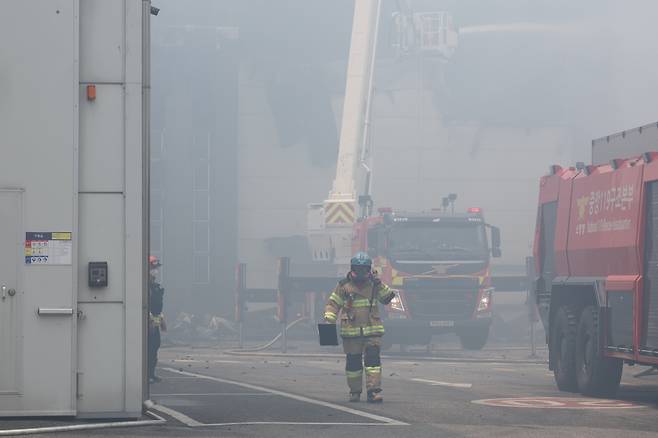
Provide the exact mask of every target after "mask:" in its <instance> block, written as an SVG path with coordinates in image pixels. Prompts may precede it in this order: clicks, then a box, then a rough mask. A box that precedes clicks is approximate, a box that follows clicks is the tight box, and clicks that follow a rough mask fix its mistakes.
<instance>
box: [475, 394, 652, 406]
mask: <svg viewBox="0 0 658 438" xmlns="http://www.w3.org/2000/svg"><path fill="white" fill-rule="evenodd" d="M472 403H475V404H478V405H485V406H496V407H505V408H535V409H637V408H646V406H645V405H639V404H635V403H631V402H627V401H621V400H606V399H594V398H570V397H514V398H492V399H484V400H473V401H472Z"/></svg>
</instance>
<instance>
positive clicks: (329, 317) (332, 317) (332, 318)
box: [324, 312, 336, 324]
mask: <svg viewBox="0 0 658 438" xmlns="http://www.w3.org/2000/svg"><path fill="white" fill-rule="evenodd" d="M324 322H325V323H327V324H336V314H335V313H331V312H325V314H324Z"/></svg>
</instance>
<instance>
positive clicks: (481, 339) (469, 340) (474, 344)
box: [457, 326, 489, 350]
mask: <svg viewBox="0 0 658 438" xmlns="http://www.w3.org/2000/svg"><path fill="white" fill-rule="evenodd" d="M457 336H459V342H460V343H461V344H462V348H463V349H464V350H482V348H484V346H485V344H486V343H487V339H488V338H489V326H487V327H484V328H477V329H474V328H472V329H469V330H464V331H462V332H460V333H457Z"/></svg>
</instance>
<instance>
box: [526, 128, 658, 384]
mask: <svg viewBox="0 0 658 438" xmlns="http://www.w3.org/2000/svg"><path fill="white" fill-rule="evenodd" d="M639 129H640V131H639V132H640V133H642V129H641V128H639ZM636 134H637V133H636ZM614 138H616V137H613V140H614ZM622 138H627V136H626V135H623V136H622V135H620V136H619V139H620V140H621V139H622ZM603 143H605V144H608V145H610V146H606V149H607V150H608V152H609V149H610V148H613V146H612V144H613V143H615V142H614V141H613V142H611V137H606V139H604V140H603ZM601 144H602V143H601V142H599V141H595V142H594V143H593V146H594V149H595V156H594V162H597V161H598V160H597V159H596V153H597V151H596V148H597V147H598V146H601ZM614 148H615V150H616V151H617V152H620V151H623V148H622V147H619V145H616V146H614ZM628 149H631V148H628ZM598 152H599V155H601V154H603V155H605V153H604V152H603V151H602V150H599V151H598ZM598 162H600V161H598ZM534 256H535V265H536V266H535V268H536V272H537V279H536V282H535V292H536V298H537V305H538V309H539V313H540V315H541V319H542V322H543V324H544V327H545V328H546V333H547V343H548V347H549V368H550V369H551V370H552V371H553V373H554V376H555V381H556V383H557V386H558V388H559V389H560V390H563V391H580V392H582V393H583V394H587V395H611V394H614V393H615V391H616V390H617V388H618V387H619V382H620V379H621V373H622V366H623V363H624V362H626V363H629V364H644V365H649V366H658V153H656V152H647V153H644V154H642V155H638V156H634V157H631V158H627V159H612V160H610V162H609V163H606V164H598V165H588V166H585V165H582V164H579V165H578V166H576V167H575V168H573V167H571V168H561V167H559V166H552V167H551V172H550V174H549V175H547V176H544V177H542V178H541V181H540V193H539V208H538V215H537V226H536V236H535V244H534Z"/></svg>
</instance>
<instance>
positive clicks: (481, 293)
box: [353, 208, 501, 349]
mask: <svg viewBox="0 0 658 438" xmlns="http://www.w3.org/2000/svg"><path fill="white" fill-rule="evenodd" d="M380 213H381V214H380V215H379V216H372V217H367V218H364V219H363V220H361V221H360V222H358V223H357V224H356V225H355V230H354V242H353V250H354V251H367V252H368V254H370V256H371V257H372V258H373V260H374V269H375V270H376V271H377V272H378V275H379V276H380V278H381V279H382V281H384V282H385V283H387V284H389V285H391V287H393V288H394V289H397V290H399V294H398V297H396V299H394V301H393V302H391V304H389V306H387V312H386V317H387V322H386V330H387V334H386V335H385V345H388V346H390V345H391V344H394V343H395V344H400V345H401V346H404V345H408V344H424V345H426V344H429V343H430V340H431V337H432V335H433V334H440V333H448V332H454V333H456V334H457V335H458V336H459V338H460V340H461V343H462V345H463V347H464V348H467V349H481V348H482V347H484V345H485V343H486V341H487V337H488V335H489V327H490V325H491V320H492V313H491V306H492V299H493V287H492V286H491V273H490V266H489V264H490V257H491V256H492V255H493V256H494V257H499V256H500V254H501V251H500V231H499V230H498V228H496V227H492V226H490V225H488V224H487V223H486V222H485V220H484V216H483V214H482V211H481V210H480V209H479V208H472V209H469V210H468V211H467V212H466V213H454V214H451V213H447V212H445V211H430V212H425V213H408V212H393V211H392V210H390V209H382V210H380ZM487 229H489V230H490V234H491V245H490V244H489V240H488V239H487Z"/></svg>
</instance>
